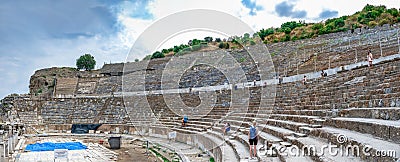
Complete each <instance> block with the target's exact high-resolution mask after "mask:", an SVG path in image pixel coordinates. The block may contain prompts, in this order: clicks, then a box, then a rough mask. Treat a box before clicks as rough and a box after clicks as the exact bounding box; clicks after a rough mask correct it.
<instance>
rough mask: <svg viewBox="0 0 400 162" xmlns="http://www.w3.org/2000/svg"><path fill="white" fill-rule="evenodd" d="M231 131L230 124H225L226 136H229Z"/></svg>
mask: <svg viewBox="0 0 400 162" xmlns="http://www.w3.org/2000/svg"><path fill="white" fill-rule="evenodd" d="M230 130H231V125H230V124H229V123H225V125H224V130H223V131H224V136H225V135H227V134H228V133H229V131H230Z"/></svg>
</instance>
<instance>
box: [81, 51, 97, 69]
mask: <svg viewBox="0 0 400 162" xmlns="http://www.w3.org/2000/svg"><path fill="white" fill-rule="evenodd" d="M95 65H96V60H94V57H93V56H92V55H90V54H84V55H82V56H81V57H79V59H77V60H76V67H77V68H78V70H81V69H85V70H86V71H88V70H93V69H94V66H95Z"/></svg>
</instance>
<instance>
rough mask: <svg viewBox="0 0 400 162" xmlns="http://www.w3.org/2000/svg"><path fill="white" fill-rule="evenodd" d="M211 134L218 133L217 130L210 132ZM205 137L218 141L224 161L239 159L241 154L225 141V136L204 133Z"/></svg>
mask: <svg viewBox="0 0 400 162" xmlns="http://www.w3.org/2000/svg"><path fill="white" fill-rule="evenodd" d="M209 133H211V134H218V133H217V132H209ZM203 135H204V136H205V137H207V138H209V139H211V140H212V141H213V142H214V143H216V144H217V145H218V146H219V147H220V148H221V150H222V160H223V161H239V159H238V157H239V155H237V154H236V152H235V150H234V149H233V148H232V147H231V146H230V145H228V144H226V143H225V142H224V139H223V138H218V137H215V136H213V135H209V134H203Z"/></svg>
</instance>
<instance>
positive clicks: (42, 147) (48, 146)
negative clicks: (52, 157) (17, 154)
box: [25, 142, 87, 152]
mask: <svg viewBox="0 0 400 162" xmlns="http://www.w3.org/2000/svg"><path fill="white" fill-rule="evenodd" d="M54 149H68V150H84V149H87V146H85V145H83V144H82V143H80V142H63V143H53V142H44V143H35V144H29V145H28V146H26V148H25V150H26V151H33V152H38V151H54Z"/></svg>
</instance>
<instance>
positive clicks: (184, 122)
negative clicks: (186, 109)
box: [182, 115, 188, 127]
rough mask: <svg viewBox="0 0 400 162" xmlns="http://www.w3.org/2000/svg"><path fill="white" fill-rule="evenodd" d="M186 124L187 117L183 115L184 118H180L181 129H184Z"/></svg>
mask: <svg viewBox="0 0 400 162" xmlns="http://www.w3.org/2000/svg"><path fill="white" fill-rule="evenodd" d="M187 122H188V117H187V116H186V115H185V116H183V118H182V127H186V125H187Z"/></svg>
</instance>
